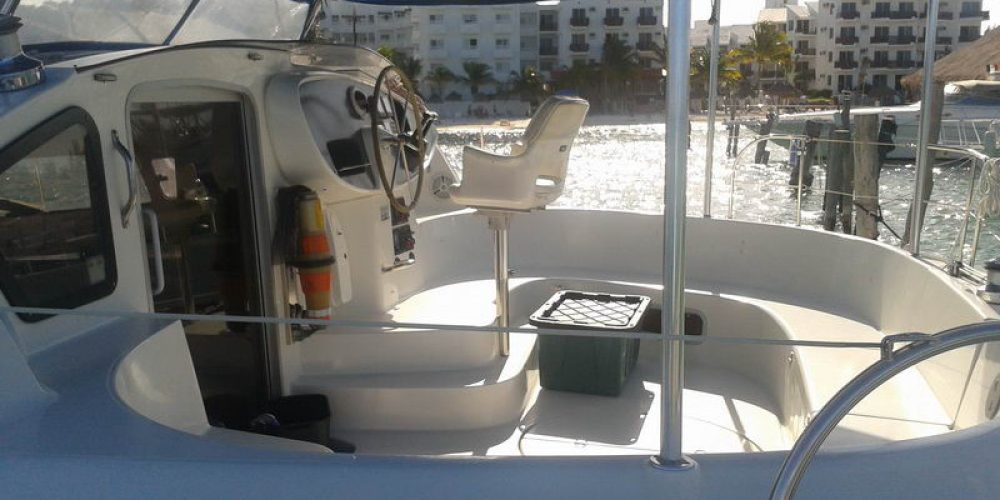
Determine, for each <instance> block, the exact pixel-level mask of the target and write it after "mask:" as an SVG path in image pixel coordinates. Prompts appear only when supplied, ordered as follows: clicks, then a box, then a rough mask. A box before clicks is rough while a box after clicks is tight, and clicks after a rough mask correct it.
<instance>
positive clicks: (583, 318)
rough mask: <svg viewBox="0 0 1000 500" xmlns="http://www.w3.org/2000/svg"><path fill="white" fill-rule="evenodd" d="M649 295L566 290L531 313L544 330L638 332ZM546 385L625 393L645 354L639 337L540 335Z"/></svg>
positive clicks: (540, 358)
mask: <svg viewBox="0 0 1000 500" xmlns="http://www.w3.org/2000/svg"><path fill="white" fill-rule="evenodd" d="M648 306H649V297H644V296H641V295H611V294H607V293H593V292H579V291H571V290H564V291H561V292H558V293H556V294H555V295H553V296H552V298H551V299H549V301H548V302H546V303H545V304H544V305H542V307H540V308H539V309H538V310H537V311H535V313H534V314H532V315H531V317H530V319H529V322H530V323H531V324H532V325H535V326H537V327H539V328H553V329H570V328H572V329H580V330H603V331H609V332H634V331H637V330H638V329H639V327H640V325H641V324H642V317H643V315H644V314H645V313H646V308H647V307H648ZM538 343H539V345H538V371H539V374H540V376H541V383H542V387H544V388H546V389H552V390H557V391H570V392H580V393H584V394H597V395H602V396H617V395H618V394H620V393H621V391H622V387H623V386H624V385H625V380H626V379H627V378H628V375H629V372H630V371H631V370H632V368H633V367H634V366H635V362H636V359H638V356H639V339H629V338H620V339H617V338H597V337H570V336H565V335H540V336H539V339H538Z"/></svg>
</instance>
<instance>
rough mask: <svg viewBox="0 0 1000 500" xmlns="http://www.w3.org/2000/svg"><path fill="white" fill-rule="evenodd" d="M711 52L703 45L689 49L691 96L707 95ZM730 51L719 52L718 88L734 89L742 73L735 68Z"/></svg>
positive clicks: (722, 89)
mask: <svg viewBox="0 0 1000 500" xmlns="http://www.w3.org/2000/svg"><path fill="white" fill-rule="evenodd" d="M711 63H712V60H711V53H710V52H709V50H708V49H707V48H705V47H695V48H693V49H691V94H692V96H693V97H698V96H704V95H708V81H709V76H710V74H711V73H710V71H711ZM737 65H738V64H737V62H736V61H735V60H734V54H733V52H732V51H730V52H727V53H725V54H719V90H720V91H730V90H733V89H735V88H736V87H737V86H738V85H739V83H740V80H742V79H743V74H742V73H740V71H739V69H737V68H736V67H737Z"/></svg>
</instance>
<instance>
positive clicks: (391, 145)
mask: <svg viewBox="0 0 1000 500" xmlns="http://www.w3.org/2000/svg"><path fill="white" fill-rule="evenodd" d="M368 115H369V116H371V120H372V126H371V133H372V144H373V149H374V150H375V152H374V156H375V167H376V170H378V177H379V180H380V181H382V189H383V190H384V191H385V195H386V196H387V197H388V198H389V203H390V204H392V207H393V208H395V209H396V210H398V211H399V212H401V213H404V214H406V213H409V212H410V210H413V207H415V206H416V205H417V201H418V200H419V199H420V190H421V188H422V187H423V183H424V157H425V155H426V152H427V151H426V143H425V142H424V127H423V121H424V118H423V115H424V112H423V108H422V106H420V102H419V100H418V98H417V94H416V92H415V91H414V89H413V84H412V83H410V79H409V78H407V77H406V75H404V74H403V72H402V71H400V70H399V68H397V67H395V66H387V67H385V68H384V69H383V70H382V71H381V72H380V73H379V75H378V78H377V79H376V80H375V92H374V93H373V94H372V97H371V102H370V103H369V105H368ZM397 179H399V183H398V184H397ZM414 181H416V182H414ZM398 186H406V189H407V192H408V193H409V194H410V196H409V203H407V202H406V201H405V198H397V197H396V195H395V190H396V187H398Z"/></svg>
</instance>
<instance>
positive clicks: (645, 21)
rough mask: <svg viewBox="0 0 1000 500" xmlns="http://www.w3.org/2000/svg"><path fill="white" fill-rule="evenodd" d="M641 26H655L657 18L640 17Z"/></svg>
mask: <svg viewBox="0 0 1000 500" xmlns="http://www.w3.org/2000/svg"><path fill="white" fill-rule="evenodd" d="M638 23H639V26H655V25H656V16H639V19H638Z"/></svg>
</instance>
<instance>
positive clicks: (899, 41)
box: [889, 35, 917, 45]
mask: <svg viewBox="0 0 1000 500" xmlns="http://www.w3.org/2000/svg"><path fill="white" fill-rule="evenodd" d="M915 41H917V37H915V36H913V35H903V36H890V37H889V45H909V44H911V43H913V42H915Z"/></svg>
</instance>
